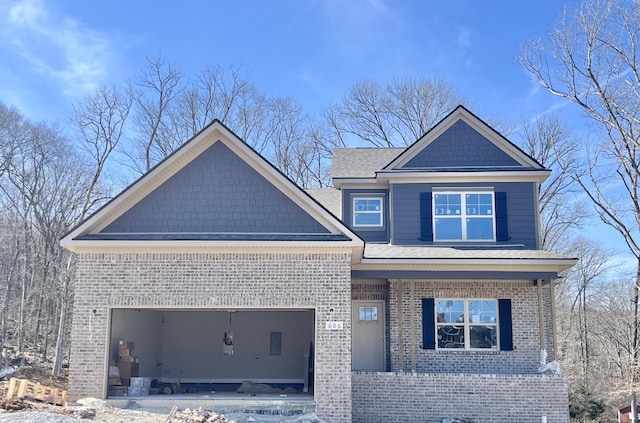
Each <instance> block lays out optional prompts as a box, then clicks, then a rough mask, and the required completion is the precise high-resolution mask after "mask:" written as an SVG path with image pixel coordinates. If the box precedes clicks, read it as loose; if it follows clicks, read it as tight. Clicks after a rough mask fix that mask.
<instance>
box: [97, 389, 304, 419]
mask: <svg viewBox="0 0 640 423" xmlns="http://www.w3.org/2000/svg"><path fill="white" fill-rule="evenodd" d="M107 403H108V404H109V405H111V406H113V407H117V408H127V409H144V410H147V411H151V412H155V413H160V414H168V413H169V412H170V411H171V409H172V408H173V407H174V406H176V407H178V409H179V410H184V409H185V408H190V409H196V408H198V407H202V408H204V409H206V410H210V411H215V412H216V413H219V414H224V415H226V416H230V415H234V414H238V413H241V414H245V415H256V416H287V417H291V416H302V415H308V414H313V413H315V408H316V407H315V401H314V399H313V395H312V394H293V395H292V394H244V393H243V394H241V393H236V392H220V393H218V392H216V393H209V394H203V393H198V394H172V395H145V396H123V397H109V399H107Z"/></svg>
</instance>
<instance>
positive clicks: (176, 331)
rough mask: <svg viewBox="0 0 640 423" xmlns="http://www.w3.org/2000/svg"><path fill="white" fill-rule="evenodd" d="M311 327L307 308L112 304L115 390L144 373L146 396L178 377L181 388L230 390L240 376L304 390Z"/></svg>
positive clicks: (309, 373) (309, 384)
mask: <svg viewBox="0 0 640 423" xmlns="http://www.w3.org/2000/svg"><path fill="white" fill-rule="evenodd" d="M314 327H315V313H314V311H313V310H154V309H114V310H112V313H111V334H110V342H109V352H108V354H109V358H110V359H111V360H113V361H115V364H116V365H117V367H118V368H119V371H118V373H119V375H120V378H121V383H122V386H123V388H121V390H123V389H125V388H124V386H126V384H127V382H129V380H127V379H130V378H131V377H143V378H147V379H150V380H154V381H155V382H154V386H152V387H151V394H153V393H155V392H156V391H161V392H166V391H167V389H175V386H176V382H178V381H179V383H180V390H181V393H185V392H193V393H198V392H210V391H212V390H215V391H228V392H233V391H235V390H237V389H238V388H239V387H240V386H241V384H242V383H243V382H245V384H246V382H250V383H252V384H260V385H269V386H272V387H274V389H276V391H277V389H287V388H288V392H293V391H292V389H294V390H296V391H297V392H300V393H303V392H310V391H311V390H312V386H313V383H312V371H313V342H314V338H315V333H314V332H315V331H314ZM120 341H129V342H130V343H129V344H126V343H125V344H121V343H120ZM123 354H124V355H123ZM113 361H112V362H111V364H113ZM112 370H113V369H112ZM111 373H113V372H111ZM114 382H115V379H110V381H109V382H108V383H109V384H112V383H114ZM260 388H266V387H264V386H261V387H260ZM115 392H116V391H115V390H113V389H111V388H110V389H109V393H110V395H109V396H116V395H114V393H115Z"/></svg>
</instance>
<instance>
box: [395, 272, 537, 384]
mask: <svg viewBox="0 0 640 423" xmlns="http://www.w3.org/2000/svg"><path fill="white" fill-rule="evenodd" d="M411 283H415V287H414V297H413V303H412V302H411V295H410V284H411ZM400 290H402V294H401V295H399V293H400ZM389 291H390V293H389V309H390V319H391V321H390V339H391V345H390V355H391V369H390V370H391V371H393V372H397V371H400V369H399V367H398V362H399V354H400V350H401V348H400V346H399V344H398V339H399V325H398V323H397V322H398V298H400V297H401V298H402V328H403V329H402V331H403V334H402V341H403V343H402V345H403V348H402V350H403V352H404V355H403V358H404V370H405V371H407V370H409V371H410V370H411V338H412V337H411V331H410V328H411V313H410V311H411V308H412V307H413V309H414V320H415V321H414V324H415V333H414V338H413V339H414V342H415V350H416V371H417V372H419V373H440V372H442V373H447V372H450V373H484V374H489V373H496V374H527V373H536V371H537V368H538V365H539V362H540V335H539V333H540V332H539V329H538V328H539V325H538V296H537V291H536V287H535V286H533V283H532V281H510V282H506V281H505V282H503V281H421V280H416V281H413V282H412V281H410V280H405V281H391V282H390V284H389ZM426 297H429V298H510V299H511V301H512V305H511V309H512V319H513V345H514V350H513V351H486V352H485V351H460V350H455V351H454V350H451V351H443V350H425V349H422V309H421V301H422V298H426Z"/></svg>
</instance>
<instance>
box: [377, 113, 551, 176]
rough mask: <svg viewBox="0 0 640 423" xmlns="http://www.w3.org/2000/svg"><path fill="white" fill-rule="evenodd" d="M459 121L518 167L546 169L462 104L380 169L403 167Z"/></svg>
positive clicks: (387, 169)
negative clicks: (500, 151) (509, 158)
mask: <svg viewBox="0 0 640 423" xmlns="http://www.w3.org/2000/svg"><path fill="white" fill-rule="evenodd" d="M459 121H463V122H464V123H466V124H467V125H469V126H470V127H471V128H472V129H473V130H475V131H476V132H477V133H478V134H480V135H481V136H482V137H484V138H485V139H486V140H487V141H488V142H490V143H492V144H493V145H495V146H496V147H497V148H499V149H500V150H502V151H503V152H504V153H505V154H506V155H508V156H509V157H511V159H513V160H514V161H515V162H516V163H517V165H518V166H519V167H522V168H529V169H537V170H547V169H546V168H545V167H544V166H543V165H542V164H541V163H540V162H538V161H537V160H536V159H535V158H533V157H532V156H530V155H529V154H527V153H526V152H525V151H523V150H522V149H521V148H520V147H518V146H517V145H516V144H514V143H513V142H512V141H510V140H509V139H507V138H506V137H505V136H504V135H502V134H501V133H500V132H498V131H497V130H496V129H495V128H493V127H492V126H490V125H489V124H487V123H486V122H485V121H484V120H482V119H481V118H479V117H478V116H476V115H475V114H474V113H473V112H471V111H470V110H469V109H467V108H466V107H465V106H463V105H462V104H460V105H458V106H457V107H455V108H454V109H453V110H452V111H451V112H450V113H449V114H448V115H446V116H445V117H443V118H442V119H441V120H440V121H439V122H438V123H436V124H435V125H434V126H433V127H432V128H431V129H429V130H428V131H427V132H426V133H425V134H424V135H423V136H422V137H420V138H419V139H418V140H416V141H415V142H414V143H413V144H411V145H409V146H408V147H407V148H406V149H405V150H404V151H403V152H401V153H400V154H399V155H398V156H397V157H396V158H395V159H394V160H392V161H391V162H390V163H388V164H387V165H386V166H385V167H384V168H383V169H381V170H382V171H392V170H396V169H399V168H401V167H403V166H404V165H406V164H407V163H408V162H409V161H410V160H411V159H413V158H414V157H415V156H416V155H418V154H419V153H421V152H422V151H423V150H424V149H425V148H427V147H428V146H429V145H430V144H431V143H433V142H434V141H436V140H437V139H438V138H439V137H440V136H441V135H442V134H444V133H445V132H446V131H447V130H448V129H450V128H451V127H452V126H454V125H455V124H457V123H458V122H459Z"/></svg>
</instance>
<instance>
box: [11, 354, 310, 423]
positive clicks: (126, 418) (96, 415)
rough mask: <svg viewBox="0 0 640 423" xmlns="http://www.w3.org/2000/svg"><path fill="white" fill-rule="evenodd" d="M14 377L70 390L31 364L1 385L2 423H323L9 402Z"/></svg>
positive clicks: (82, 403)
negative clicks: (90, 421)
mask: <svg viewBox="0 0 640 423" xmlns="http://www.w3.org/2000/svg"><path fill="white" fill-rule="evenodd" d="M12 377H16V378H19V379H28V380H30V381H32V382H37V383H40V384H41V385H45V386H49V387H52V388H58V389H62V390H66V389H67V377H66V375H64V374H63V375H62V376H52V375H51V370H50V368H48V367H47V366H44V365H40V364H33V363H32V364H28V365H26V366H22V367H19V368H17V369H16V370H15V372H13V373H12V374H9V375H6V376H5V377H4V378H3V379H2V381H1V382H0V423H5V422H6V423H30V422H39V423H67V422H69V423H71V422H77V421H78V419H87V420H89V419H90V420H92V421H94V422H110V423H129V422H136V423H213V422H216V423H249V422H252V423H281V422H299V423H322V421H321V420H320V419H318V417H317V416H316V415H315V414H310V415H302V416H295V417H294V416H292V417H284V416H263V415H254V414H233V415H229V416H223V415H219V414H216V413H214V412H212V411H208V410H205V409H202V408H199V409H192V410H190V409H185V410H171V411H168V409H166V410H156V409H153V410H151V409H140V408H138V409H136V408H117V407H112V406H111V405H109V404H108V403H107V402H106V401H104V400H100V399H95V398H85V399H81V400H79V401H78V404H70V405H65V406H59V405H51V404H47V403H44V402H40V401H35V400H31V399H18V398H12V399H7V392H8V388H9V380H10V379H11V378H12Z"/></svg>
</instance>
